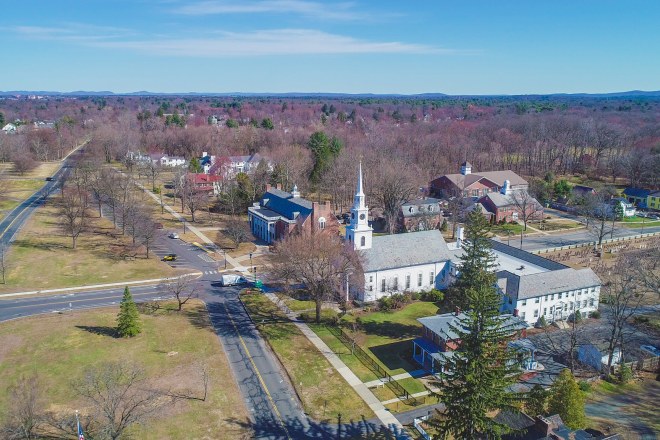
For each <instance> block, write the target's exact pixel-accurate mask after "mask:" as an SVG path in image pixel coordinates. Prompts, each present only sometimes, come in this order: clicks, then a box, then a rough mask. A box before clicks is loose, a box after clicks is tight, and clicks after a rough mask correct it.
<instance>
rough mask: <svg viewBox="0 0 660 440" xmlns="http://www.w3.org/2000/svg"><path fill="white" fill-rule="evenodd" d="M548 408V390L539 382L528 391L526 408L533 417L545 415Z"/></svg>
mask: <svg viewBox="0 0 660 440" xmlns="http://www.w3.org/2000/svg"><path fill="white" fill-rule="evenodd" d="M547 408H548V392H547V391H546V390H544V389H543V387H542V386H541V385H539V384H536V385H534V387H533V388H532V389H531V390H530V391H529V393H527V399H526V400H525V410H526V412H527V414H529V415H530V416H532V417H536V416H544V415H546V413H547Z"/></svg>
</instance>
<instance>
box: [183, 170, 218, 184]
mask: <svg viewBox="0 0 660 440" xmlns="http://www.w3.org/2000/svg"><path fill="white" fill-rule="evenodd" d="M188 179H189V180H190V181H191V182H192V183H194V184H196V185H203V184H210V183H213V182H219V181H220V176H214V175H212V174H204V173H188Z"/></svg>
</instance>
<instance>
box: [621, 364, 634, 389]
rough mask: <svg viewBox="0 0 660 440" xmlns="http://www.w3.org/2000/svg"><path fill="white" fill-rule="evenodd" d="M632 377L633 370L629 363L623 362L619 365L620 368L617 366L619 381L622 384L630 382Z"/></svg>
mask: <svg viewBox="0 0 660 440" xmlns="http://www.w3.org/2000/svg"><path fill="white" fill-rule="evenodd" d="M632 378H633V372H632V368H630V365H626V364H623V365H621V368H619V382H621V383H622V384H624V385H625V384H627V383H628V382H630V381H631V380H632Z"/></svg>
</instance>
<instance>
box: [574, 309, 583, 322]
mask: <svg viewBox="0 0 660 440" xmlns="http://www.w3.org/2000/svg"><path fill="white" fill-rule="evenodd" d="M573 321H575V322H580V321H582V313H581V312H580V311H579V310H576V311H575V313H574V314H573Z"/></svg>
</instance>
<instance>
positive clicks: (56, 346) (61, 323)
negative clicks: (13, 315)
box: [0, 301, 249, 439]
mask: <svg viewBox="0 0 660 440" xmlns="http://www.w3.org/2000/svg"><path fill="white" fill-rule="evenodd" d="M116 315H117V308H109V309H102V310H95V311H84V312H75V313H68V314H63V315H49V316H39V317H34V318H27V319H21V320H17V321H12V322H8V323H3V324H0V347H5V346H7V347H10V348H9V349H7V350H5V353H4V361H3V362H2V363H0V375H2V378H3V381H2V384H3V385H2V386H0V419H2V416H1V414H5V413H6V408H7V405H9V404H10V403H9V401H8V395H7V386H9V385H11V384H13V383H15V382H16V381H17V380H18V378H19V376H20V375H21V374H27V375H31V374H36V375H37V376H38V377H39V380H40V382H41V384H42V389H43V391H44V393H45V397H46V401H47V402H48V408H46V409H47V410H55V411H61V412H69V413H73V411H74V410H76V409H80V410H81V411H82V412H83V413H86V412H88V411H90V407H89V406H88V403H87V402H86V401H84V400H82V399H81V398H80V397H79V396H78V395H77V393H76V389H75V387H73V386H72V382H73V381H75V380H77V379H79V378H81V377H82V375H83V373H84V371H85V369H86V368H88V367H93V366H96V365H100V364H103V363H105V362H109V361H120V362H122V363H124V362H125V363H136V364H138V365H140V366H141V367H142V368H143V369H144V371H145V374H146V377H147V381H148V383H149V384H150V385H151V386H153V387H156V388H158V389H160V390H170V391H172V392H179V393H184V392H185V393H190V394H191V395H195V396H198V395H202V394H203V385H202V381H201V376H200V365H206V366H207V367H208V372H209V378H210V381H209V395H208V398H207V400H206V401H201V400H179V401H178V402H177V403H176V404H175V405H173V406H169V407H167V409H166V410H165V411H163V412H161V413H159V414H157V415H156V416H155V417H154V418H152V419H151V420H149V421H148V422H147V423H146V424H145V425H144V426H138V427H136V428H135V429H131V434H132V435H134V436H135V438H145V439H164V438H208V439H235V438H249V434H248V433H247V432H245V429H244V428H243V427H241V426H239V424H238V423H237V421H240V422H241V425H243V426H245V424H246V423H245V422H246V420H247V411H246V408H245V406H244V403H243V400H242V398H241V397H240V392H239V390H238V387H237V385H236V383H235V382H234V380H233V377H232V375H231V370H230V368H229V363H228V361H227V358H226V357H225V355H224V353H223V351H222V347H221V345H220V341H219V340H218V338H217V336H216V335H215V332H214V331H213V328H212V326H211V325H210V323H209V322H208V319H207V314H206V310H205V308H204V305H203V304H202V303H201V302H197V301H195V302H191V303H189V305H187V306H186V308H185V309H184V311H183V312H181V313H177V312H172V311H167V310H160V311H159V312H158V313H157V314H155V315H141V319H142V322H143V327H144V330H143V332H142V333H141V334H140V335H138V336H137V337H135V338H130V339H122V338H115V337H113V336H110V335H109V333H111V332H112V330H113V328H114V326H115V320H116ZM173 353H176V354H173ZM0 422H1V420H0Z"/></svg>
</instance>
